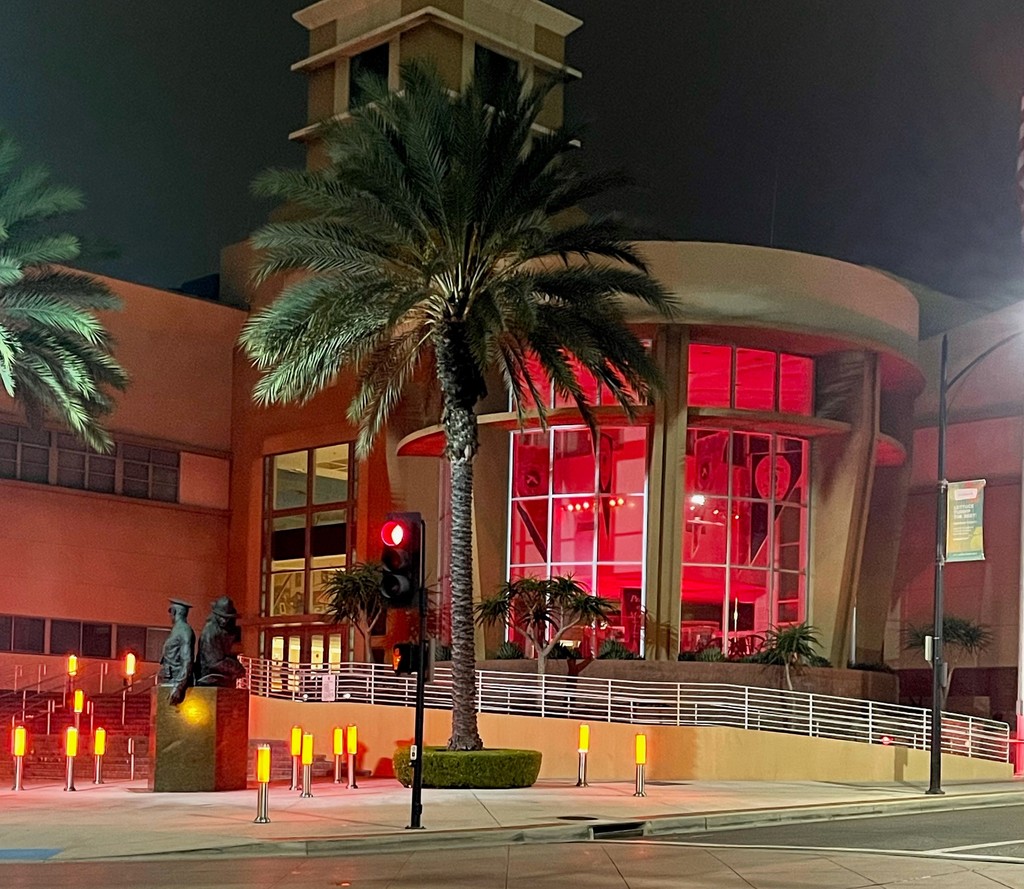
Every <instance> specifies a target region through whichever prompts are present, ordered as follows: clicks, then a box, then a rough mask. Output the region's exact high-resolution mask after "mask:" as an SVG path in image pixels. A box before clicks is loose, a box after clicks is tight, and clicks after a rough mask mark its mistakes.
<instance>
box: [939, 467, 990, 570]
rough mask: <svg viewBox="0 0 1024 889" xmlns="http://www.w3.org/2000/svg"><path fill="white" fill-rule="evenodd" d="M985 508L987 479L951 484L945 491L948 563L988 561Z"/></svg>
mask: <svg viewBox="0 0 1024 889" xmlns="http://www.w3.org/2000/svg"><path fill="white" fill-rule="evenodd" d="M984 506H985V479H976V480H975V481H970V482H950V483H949V487H948V488H947V489H946V561H947V562H978V561H981V560H983V559H984V558H985V546H984V542H983V540H982V516H983V513H984Z"/></svg>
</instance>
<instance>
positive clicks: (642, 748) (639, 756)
mask: <svg viewBox="0 0 1024 889" xmlns="http://www.w3.org/2000/svg"><path fill="white" fill-rule="evenodd" d="M646 766H647V735H637V736H636V790H635V791H634V792H633V796H647V791H646V790H644V769H645V768H646Z"/></svg>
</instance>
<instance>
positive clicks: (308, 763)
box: [301, 732, 313, 799]
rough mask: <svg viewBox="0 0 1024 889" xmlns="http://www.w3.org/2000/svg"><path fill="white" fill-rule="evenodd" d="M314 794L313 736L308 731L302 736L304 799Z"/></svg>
mask: <svg viewBox="0 0 1024 889" xmlns="http://www.w3.org/2000/svg"><path fill="white" fill-rule="evenodd" d="M312 795H313V736H312V735H311V734H310V733H309V732H306V733H305V734H303V736H302V796H301V798H302V799H309V798H310V797H311V796H312Z"/></svg>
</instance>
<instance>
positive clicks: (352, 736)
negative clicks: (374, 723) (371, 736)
mask: <svg viewBox="0 0 1024 889" xmlns="http://www.w3.org/2000/svg"><path fill="white" fill-rule="evenodd" d="M345 751H346V752H347V753H348V786H349V787H350V788H351V789H353V790H357V789H358V788H359V785H358V784H356V754H357V753H358V752H359V730H358V729H357V728H356V727H355V726H354V725H350V726H348V727H347V728H346V729H345Z"/></svg>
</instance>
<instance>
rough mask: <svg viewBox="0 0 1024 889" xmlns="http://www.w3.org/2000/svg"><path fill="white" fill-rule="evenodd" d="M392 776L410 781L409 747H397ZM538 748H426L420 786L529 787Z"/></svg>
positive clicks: (406, 783) (537, 769)
mask: <svg viewBox="0 0 1024 889" xmlns="http://www.w3.org/2000/svg"><path fill="white" fill-rule="evenodd" d="M392 761H393V763H394V766H395V777H396V778H398V780H399V781H401V783H402V784H403V785H404V786H405V787H409V786H410V785H411V784H412V763H411V762H410V761H409V748H408V747H399V748H398V749H397V750H396V751H395V755H394V757H393V760H392ZM540 762H541V752H540V751H539V750H502V749H498V750H446V749H445V748H444V747H427V748H426V749H425V750H424V753H423V786H424V787H462V788H467V787H468V788H477V789H487V790H505V789H509V788H513V787H529V786H531V785H532V784H534V783H535V782H536V780H537V776H538V775H539V774H540Z"/></svg>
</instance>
